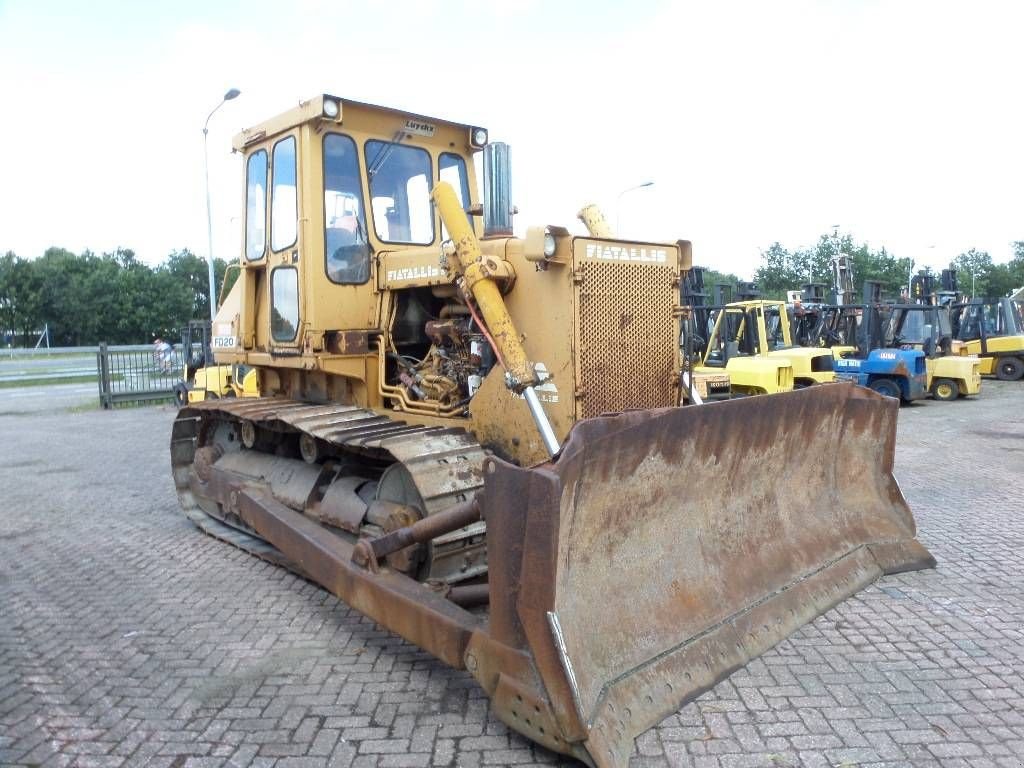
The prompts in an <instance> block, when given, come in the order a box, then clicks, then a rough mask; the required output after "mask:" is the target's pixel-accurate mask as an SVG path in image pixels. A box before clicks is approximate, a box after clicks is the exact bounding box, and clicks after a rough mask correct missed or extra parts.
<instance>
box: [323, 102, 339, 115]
mask: <svg viewBox="0 0 1024 768" xmlns="http://www.w3.org/2000/svg"><path fill="white" fill-rule="evenodd" d="M339 109H340V108H339V107H338V102H336V101H332V100H331V99H324V117H329V118H331V119H332V120H333V119H334V118H336V117H337V116H338V112H339Z"/></svg>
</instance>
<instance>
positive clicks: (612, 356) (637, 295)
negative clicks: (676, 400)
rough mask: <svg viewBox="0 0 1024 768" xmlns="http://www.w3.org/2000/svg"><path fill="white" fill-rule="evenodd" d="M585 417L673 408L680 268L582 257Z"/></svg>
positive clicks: (581, 352) (580, 292) (582, 405)
mask: <svg viewBox="0 0 1024 768" xmlns="http://www.w3.org/2000/svg"><path fill="white" fill-rule="evenodd" d="M578 274H579V275H581V276H582V281H581V282H580V284H579V289H578V294H577V296H578V302H579V305H578V306H579V338H580V350H579V358H580V380H579V382H578V386H579V388H580V389H582V391H583V397H582V399H581V400H580V416H581V417H582V418H590V417H593V416H600V415H601V414H602V413H610V412H614V411H623V410H627V409H630V408H665V407H669V406H671V405H673V402H672V400H673V377H674V375H675V370H674V369H675V346H677V345H678V343H679V341H678V339H677V338H676V331H675V327H676V324H675V322H674V321H673V319H672V307H673V305H674V304H675V303H676V301H675V299H676V291H677V290H678V288H677V287H675V286H674V285H673V279H674V269H673V268H672V267H669V266H664V265H657V264H628V263H622V262H598V261H581V262H580V263H579V268H578Z"/></svg>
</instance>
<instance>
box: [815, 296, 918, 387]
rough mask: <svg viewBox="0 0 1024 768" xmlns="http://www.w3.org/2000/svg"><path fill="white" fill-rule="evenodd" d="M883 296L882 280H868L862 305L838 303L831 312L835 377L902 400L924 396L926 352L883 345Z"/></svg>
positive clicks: (830, 324)
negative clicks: (888, 347)
mask: <svg viewBox="0 0 1024 768" xmlns="http://www.w3.org/2000/svg"><path fill="white" fill-rule="evenodd" d="M881 298H882V285H881V283H879V282H876V281H874V280H865V281H864V303H863V304H838V305H836V306H835V307H834V308H833V311H832V312H831V313H830V316H829V318H828V320H829V326H830V331H831V333H830V335H831V338H832V339H833V340H834V341H835V342H837V343H834V344H833V345H832V353H833V355H834V356H835V372H836V376H837V377H838V378H843V379H847V380H851V381H854V382H856V383H857V384H860V385H861V386H862V387H867V388H868V389H873V390H874V391H875V392H878V393H879V394H880V395H885V396H886V397H892V398H895V399H898V400H899V401H900V402H901V403H910V402H913V401H914V400H920V399H922V398H925V397H927V396H928V386H927V385H928V370H927V364H926V358H925V353H924V352H922V351H921V350H918V349H886V348H884V347H885V345H884V339H883V336H882V334H883V325H884V323H883V318H882V312H881Z"/></svg>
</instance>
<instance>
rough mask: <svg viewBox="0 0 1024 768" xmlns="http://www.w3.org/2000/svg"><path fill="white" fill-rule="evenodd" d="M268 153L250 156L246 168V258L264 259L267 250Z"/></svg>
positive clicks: (261, 151)
mask: <svg viewBox="0 0 1024 768" xmlns="http://www.w3.org/2000/svg"><path fill="white" fill-rule="evenodd" d="M266 227H267V153H266V150H263V149H261V150H260V151H259V152H253V153H252V154H251V155H249V160H248V162H247V163H246V166H245V258H246V259H248V260H249V261H256V260H258V259H262V258H263V252H264V251H265V250H266V248H267V232H266Z"/></svg>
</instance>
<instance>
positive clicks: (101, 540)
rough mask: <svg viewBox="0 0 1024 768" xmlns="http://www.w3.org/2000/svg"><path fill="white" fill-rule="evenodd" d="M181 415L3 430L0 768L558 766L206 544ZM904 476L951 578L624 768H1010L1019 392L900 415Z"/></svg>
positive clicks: (871, 592)
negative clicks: (172, 464) (179, 488)
mask: <svg viewBox="0 0 1024 768" xmlns="http://www.w3.org/2000/svg"><path fill="white" fill-rule="evenodd" d="M172 418H173V412H172V411H171V410H170V409H167V408H148V409H139V410H124V411H115V412H101V411H93V412H72V413H68V412H61V413H56V414H45V413H31V414H28V415H17V413H16V412H14V411H10V410H8V411H5V412H4V413H3V414H2V415H0V489H2V496H0V498H2V504H0V764H3V765H5V766H8V765H18V766H34V765H47V766H49V765H78V766H120V765H152V766H173V767H175V768H183V767H185V766H192V767H194V768H200V767H202V768H206V767H207V766H221V765H236V766H244V765H257V766H271V765H275V766H280V768H300V767H304V766H309V767H311V768H313V767H318V766H348V765H355V766H378V765H379V766H394V767H396V768H398V767H400V766H423V765H441V766H456V765H457V766H475V765H508V764H531V763H533V764H546V765H552V764H557V763H559V762H560V758H557V757H556V756H554V755H552V754H551V753H548V752H546V751H544V750H543V749H541V748H539V747H535V746H533V745H532V744H531V743H530V742H528V741H526V740H525V739H523V738H521V737H519V736H517V735H515V734H514V733H510V732H509V731H508V730H507V729H506V728H505V727H504V726H503V725H502V724H501V723H500V722H498V721H497V720H496V719H495V718H494V717H493V716H491V714H490V713H489V710H488V703H487V699H486V698H485V697H484V696H483V694H482V693H481V692H480V690H479V689H478V688H477V687H476V685H475V683H474V682H473V681H472V680H471V679H470V678H469V676H468V675H466V674H463V673H458V672H453V671H451V670H449V669H448V668H446V667H444V666H443V665H441V664H440V663H438V662H436V661H434V660H433V659H432V658H431V657H429V656H428V655H427V654H425V653H423V652H421V651H418V650H417V649H415V648H414V647H412V646H410V645H409V644H407V643H405V642H403V641H401V640H399V639H398V638H396V637H395V636H394V635H391V634H389V633H388V632H385V631H382V630H381V629H380V628H378V627H376V626H375V625H374V624H373V623H371V622H370V621H368V620H366V619H365V618H362V617H360V616H359V614H357V613H355V612H354V611H351V610H349V609H348V608H346V607H345V606H344V605H343V604H341V603H339V602H338V601H337V600H336V599H334V598H333V597H331V596H329V595H327V594H326V593H324V592H322V591H321V590H319V589H318V588H316V587H314V586H312V585H311V584H309V583H306V582H304V581H302V580H300V579H297V578H296V577H294V576H292V575H290V574H288V573H286V572H285V571H283V570H280V569H278V568H275V567H273V566H271V565H268V564H266V563H264V562H261V561H258V560H255V559H252V558H250V557H249V556H248V555H246V554H244V553H242V552H240V551H238V550H236V549H234V548H232V547H230V546H228V545H226V544H222V543H220V542H218V541H215V540H213V539H211V538H208V537H206V536H204V535H203V534H201V533H199V532H198V531H196V530H195V529H193V528H192V527H191V526H190V525H189V524H188V523H187V522H186V521H185V519H184V518H183V517H182V516H181V515H180V514H179V513H178V505H177V501H176V499H175V496H174V492H173V489H172V486H171V481H170V477H169V468H168V457H167V443H168V434H169V428H170V422H171V420H172ZM897 476H898V477H899V479H900V482H901V484H902V487H903V490H904V492H905V493H906V495H907V497H908V499H909V501H910V503H911V506H912V507H913V508H914V509H915V511H916V514H917V520H918V523H919V527H920V538H921V540H922V541H923V542H924V543H925V544H926V546H928V547H929V548H930V549H931V551H932V552H933V553H934V554H935V555H936V557H937V558H938V560H939V563H940V565H939V569H938V570H936V571H929V572H918V573H910V574H904V575H901V576H894V577H887V578H885V579H883V580H882V581H881V582H879V583H878V584H877V585H876V586H874V587H871V588H869V589H867V590H866V591H864V592H862V593H861V594H860V595H858V596H857V597H855V598H853V599H851V600H848V601H846V602H845V603H843V604H842V605H840V606H839V607H837V608H835V609H834V610H832V611H829V612H828V613H827V614H826V615H824V616H822V617H820V618H819V619H818V620H816V621H815V622H813V623H812V624H810V625H808V626H807V627H805V628H803V629H802V630H801V631H799V632H798V633H796V635H794V636H793V637H792V638H790V639H789V640H787V641H785V642H783V643H782V644H780V645H779V646H778V647H776V648H775V649H773V650H771V651H770V652H768V653H766V654H765V655H764V656H763V657H761V658H760V659H758V660H756V661H754V662H753V663H752V664H750V665H749V666H748V667H747V668H746V669H744V670H741V671H740V672H737V673H736V674H734V675H733V676H732V677H731V678H730V679H728V680H727V681H725V682H723V683H721V684H720V685H718V686H717V687H716V688H714V689H713V690H712V691H710V692H708V693H707V694H705V695H704V696H702V697H701V698H700V699H698V700H697V701H696V702H694V703H692V704H690V705H688V706H686V707H685V708H683V709H682V710H681V711H680V712H679V713H678V714H676V715H674V716H672V717H669V718H668V719H666V720H665V721H664V722H663V723H661V724H660V725H659V726H658V727H656V728H654V729H652V730H651V731H649V732H648V733H646V734H644V735H643V736H642V737H641V738H640V739H639V740H638V742H637V754H636V755H635V756H634V758H633V763H634V765H636V766H662V765H670V766H701V767H702V768H703V767H707V768H713V767H716V766H722V767H723V768H734V767H735V768H740V767H742V766H767V767H768V768H781V767H783V766H797V765H804V766H832V767H833V768H848V767H851V766H883V765H884V766H902V765H912V766H931V765H941V766H968V765H969V766H979V767H981V766H1004V767H1005V768H1020V766H1021V765H1022V759H1024V758H1022V756H1024V676H1022V675H1024V519H1022V515H1021V481H1022V478H1024V385H1021V384H1004V383H1000V382H991V381H987V382H986V383H985V385H984V393H983V397H981V398H979V399H977V400H974V401H966V402H958V403H953V404H943V403H931V402H927V403H922V404H918V405H915V406H912V407H910V408H905V409H904V410H903V412H902V416H901V419H900V439H899V450H898V457H897Z"/></svg>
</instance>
